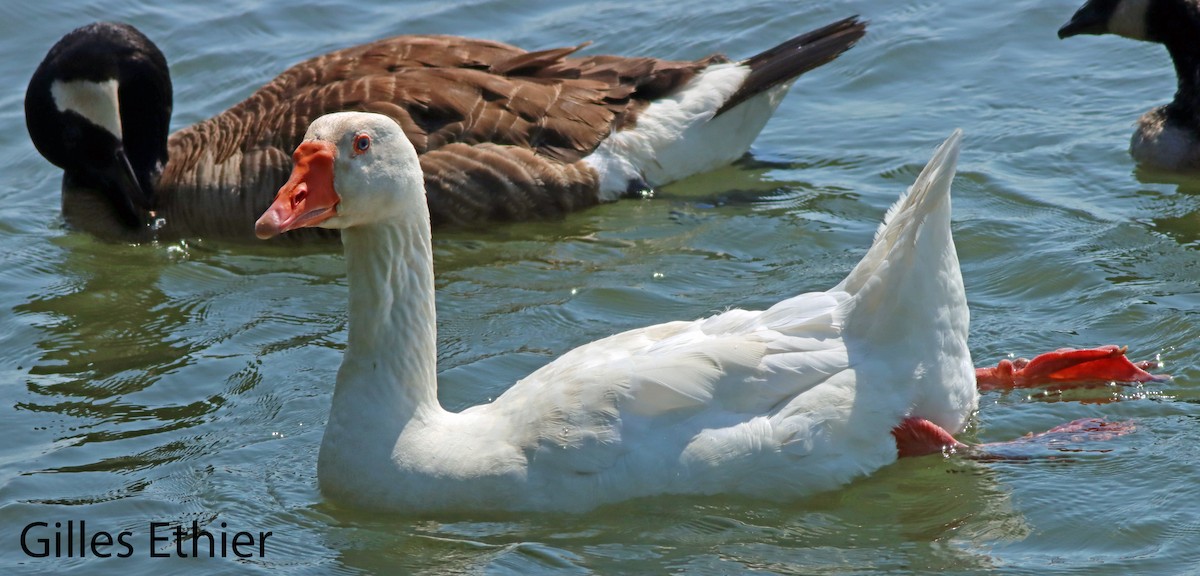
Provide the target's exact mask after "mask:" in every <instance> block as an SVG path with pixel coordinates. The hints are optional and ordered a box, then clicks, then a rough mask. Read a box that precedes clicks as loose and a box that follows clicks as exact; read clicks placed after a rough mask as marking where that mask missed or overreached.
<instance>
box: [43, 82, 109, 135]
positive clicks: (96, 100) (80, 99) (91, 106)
mask: <svg viewBox="0 0 1200 576" xmlns="http://www.w3.org/2000/svg"><path fill="white" fill-rule="evenodd" d="M50 96H51V97H53V98H54V105H55V106H56V107H58V111H59V112H74V113H76V114H78V115H80V116H83V117H84V118H86V119H87V120H88V122H91V123H92V124H95V125H96V126H99V127H101V128H103V129H105V130H107V131H108V132H109V133H110V134H112V135H113V136H115V137H116V138H117V140H121V138H122V133H121V107H120V103H119V101H118V100H117V81H116V80H115V79H113V80H105V81H104V82H93V81H91V80H72V81H70V82H63V81H60V80H55V81H54V83H53V84H51V85H50Z"/></svg>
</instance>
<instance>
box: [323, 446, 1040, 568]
mask: <svg viewBox="0 0 1200 576" xmlns="http://www.w3.org/2000/svg"><path fill="white" fill-rule="evenodd" d="M998 476H999V475H998V474H997V473H995V472H994V471H993V470H991V469H990V468H989V467H988V466H987V465H983V464H980V463H977V462H969V461H964V460H957V459H951V460H942V459H939V458H937V457H932V458H920V459H913V460H906V461H902V462H899V463H897V464H895V465H893V466H890V467H887V468H885V469H883V470H880V471H879V472H878V473H877V474H875V475H873V476H871V477H869V478H865V479H862V480H860V481H858V482H855V483H853V484H852V485H850V486H849V487H847V488H845V489H843V490H839V491H835V492H830V493H825V494H821V495H818V496H814V497H812V498H809V499H806V500H802V501H797V502H788V503H771V502H765V501H761V500H750V499H740V498H730V497H659V498H648V499H643V500H638V501H634V502H627V503H623V504H617V505H612V506H606V507H603V508H600V509H598V510H596V511H593V512H591V513H588V514H586V515H579V516H576V515H555V514H521V515H507V516H498V517H496V518H492V519H480V518H456V517H439V518H438V520H436V521H434V520H415V519H412V518H406V517H389V516H380V515H378V514H364V513H362V512H353V511H345V510H339V509H335V508H333V507H331V506H328V505H322V506H320V508H322V511H323V512H324V513H327V514H329V515H330V517H329V519H328V521H329V523H330V524H331V526H332V527H331V528H330V529H328V530H327V531H326V532H325V533H324V534H323V535H322V544H323V545H324V546H326V547H328V548H330V549H331V550H336V551H337V556H338V562H339V564H340V567H342V568H349V569H353V570H362V571H365V572H368V573H374V572H378V571H381V570H384V571H398V572H413V573H416V572H421V573H426V572H431V573H445V574H453V573H464V572H478V571H487V572H490V573H499V574H530V573H556V574H557V573H564V572H565V573H572V572H590V573H599V574H609V573H622V572H628V571H631V570H632V571H636V572H641V573H648V572H659V573H668V572H681V571H682V572H686V573H731V572H735V573H736V572H741V571H745V570H767V571H784V572H788V573H820V572H824V571H827V570H835V571H837V572H839V573H841V572H878V571H889V570H901V571H906V572H908V571H915V572H919V573H923V572H934V571H945V570H952V571H976V570H986V569H989V568H993V567H995V565H996V564H997V562H996V561H995V560H994V559H993V558H992V557H991V555H990V554H989V553H988V551H989V549H990V548H991V547H992V546H995V545H997V544H998V543H1004V542H1019V541H1021V540H1023V539H1025V538H1026V537H1028V536H1029V535H1030V533H1031V532H1032V529H1031V528H1030V527H1029V525H1028V523H1027V522H1026V521H1025V519H1024V517H1023V516H1022V515H1021V513H1020V512H1018V511H1017V510H1015V508H1014V506H1013V503H1012V501H1011V497H1010V494H1009V491H1008V489H1007V488H1006V487H1005V486H1004V484H1003V483H1002V482H1001V481H1000V480H999V478H998ZM700 551H706V552H704V553H701V552H700ZM632 567H636V568H632Z"/></svg>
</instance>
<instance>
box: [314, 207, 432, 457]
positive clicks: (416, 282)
mask: <svg viewBox="0 0 1200 576" xmlns="http://www.w3.org/2000/svg"><path fill="white" fill-rule="evenodd" d="M414 220H415V221H414ZM342 243H343V244H344V246H345V250H346V268H347V275H348V277H349V283H350V336H349V342H348V344H347V348H346V354H345V357H344V359H343V360H342V367H341V369H340V370H339V371H338V378H337V389H336V390H335V392H334V400H333V415H332V416H331V419H333V418H336V417H337V416H338V411H339V409H345V408H349V409H350V410H353V411H355V412H356V413H357V415H356V416H354V417H363V416H364V414H362V413H361V411H362V410H368V411H379V412H380V414H379V415H380V417H381V419H383V420H384V421H386V422H387V423H388V425H390V426H398V427H400V428H403V426H405V425H406V424H407V423H408V422H409V421H411V420H413V419H414V418H415V419H418V420H422V419H425V418H428V417H431V416H434V415H435V414H438V413H440V412H441V411H442V408H441V406H440V405H439V404H438V401H437V326H436V313H435V309H434V285H433V253H432V247H431V233H430V229H429V222H428V220H427V219H426V220H425V221H421V220H420V219H412V220H409V221H405V222H397V221H389V222H384V223H375V224H368V225H363V226H355V227H352V228H347V229H345V230H343V231H342ZM351 401H352V402H353V406H347V405H346V404H347V403H349V402H351ZM372 424H378V423H375V422H373V423H372ZM393 438H394V437H393Z"/></svg>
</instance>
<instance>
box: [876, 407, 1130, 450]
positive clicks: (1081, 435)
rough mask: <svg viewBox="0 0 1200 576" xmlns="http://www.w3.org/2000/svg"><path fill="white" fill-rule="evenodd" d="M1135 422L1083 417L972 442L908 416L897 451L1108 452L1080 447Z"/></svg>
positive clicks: (897, 436) (895, 433)
mask: <svg viewBox="0 0 1200 576" xmlns="http://www.w3.org/2000/svg"><path fill="white" fill-rule="evenodd" d="M1136 429H1137V426H1136V425H1135V424H1134V423H1133V422H1109V421H1107V420H1102V419H1099V418H1083V419H1080V420H1075V421H1073V422H1068V423H1066V424H1063V425H1061V426H1055V427H1054V428H1051V429H1050V430H1047V431H1045V432H1042V433H1039V434H1032V433H1031V434H1026V435H1025V436H1022V437H1020V438H1017V439H1016V440H1010V441H1007V442H990V443H987V444H977V445H973V446H972V445H968V444H963V443H962V442H959V441H958V440H955V439H954V436H952V435H951V434H950V433H949V432H947V431H946V430H945V429H943V428H941V427H940V426H938V425H937V424H934V423H933V422H930V421H929V420H925V419H924V418H917V417H908V418H905V419H904V421H903V422H901V423H900V425H899V426H896V427H895V428H893V429H892V436H893V437H894V438H895V439H896V452H897V454H898V455H899V457H900V458H905V457H910V456H926V455H929V454H943V455H946V456H950V455H960V456H963V457H966V458H971V459H974V460H1027V459H1030V458H1033V456H1034V454H1033V452H1036V451H1037V450H1038V449H1039V448H1041V449H1050V450H1055V451H1058V452H1089V451H1090V452H1106V451H1107V450H1084V449H1082V448H1078V447H1077V446H1078V445H1079V444H1082V443H1085V442H1095V441H1100V442H1102V441H1105V440H1111V439H1113V438H1116V437H1117V436H1122V435H1125V434H1128V433H1130V432H1133V431H1134V430H1136Z"/></svg>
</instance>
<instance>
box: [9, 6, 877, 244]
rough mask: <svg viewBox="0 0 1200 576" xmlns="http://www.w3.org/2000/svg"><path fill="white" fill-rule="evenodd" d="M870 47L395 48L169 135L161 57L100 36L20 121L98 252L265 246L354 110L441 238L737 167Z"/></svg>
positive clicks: (812, 35)
mask: <svg viewBox="0 0 1200 576" xmlns="http://www.w3.org/2000/svg"><path fill="white" fill-rule="evenodd" d="M864 32H865V24H864V23H863V22H860V21H859V20H858V19H857V18H856V17H851V18H846V19H844V20H840V21H838V22H835V23H833V24H830V25H828V26H825V27H822V28H819V29H817V30H813V31H811V32H808V33H806V34H802V35H800V36H797V37H795V38H792V39H791V40H788V41H786V42H784V43H782V44H780V45H778V46H776V47H774V48H771V49H770V50H767V51H765V52H763V53H761V54H758V55H757V56H753V57H751V58H749V59H747V60H743V61H740V62H730V61H729V60H728V59H726V58H724V57H723V56H719V55H714V56H709V57H706V58H702V59H700V60H696V61H691V62H683V61H666V60H658V59H654V58H628V57H620V56H577V55H575V53H576V52H577V51H579V50H580V49H581V48H583V47H584V46H586V44H580V45H578V46H573V47H567V48H557V49H552V50H542V51H538V52H526V51H524V50H521V49H519V48H516V47H513V46H509V45H506V44H502V43H499V42H492V41H487V40H472V39H468V38H459V37H453V36H397V37H394V38H388V39H384V40H379V41H376V42H372V43H369V44H364V45H361V46H356V47H353V48H347V49H344V50H339V51H336V52H332V53H329V54H326V55H324V56H318V57H316V58H312V59H310V60H307V61H304V62H301V63H300V64H297V65H295V66H293V67H291V68H289V69H288V70H286V71H284V72H283V73H282V74H280V75H279V76H278V77H277V78H275V79H274V80H273V81H271V82H270V83H268V84H267V85H265V86H263V87H262V88H260V89H258V90H257V91H255V92H254V93H253V94H251V95H250V96H249V97H248V98H246V99H245V100H244V101H242V102H240V103H238V104H237V105H235V106H233V107H232V108H230V109H228V110H226V111H225V112H223V113H221V114H219V115H217V116H215V117H213V118H211V119H209V120H206V121H203V122H200V123H198V124H196V125H194V126H189V127H187V128H184V129H182V130H179V131H178V132H175V133H174V134H170V135H169V136H168V125H169V121H170V116H171V107H172V95H171V79H170V75H169V73H168V70H167V63H166V59H165V58H164V56H163V54H162V52H160V51H159V49H158V48H157V47H156V46H155V45H154V43H152V42H151V41H150V40H149V39H148V38H147V37H146V36H145V35H143V34H142V33H141V32H139V31H138V30H137V29H135V28H134V27H132V26H129V25H126V24H115V23H104V22H101V23H94V24H89V25H87V26H83V27H81V28H78V29H76V30H74V31H72V32H70V33H69V34H67V35H66V36H64V37H63V38H62V39H61V40H60V41H59V42H58V43H57V44H56V45H55V46H54V47H53V48H51V50H50V52H49V53H48V54H47V55H46V58H45V60H43V61H42V63H41V65H40V66H39V67H38V69H37V71H36V72H35V73H34V75H33V78H32V79H31V80H30V83H29V88H28V91H27V92H26V95H25V117H26V124H27V126H28V129H29V133H30V136H31V137H32V139H33V142H34V144H35V146H36V147H37V149H38V151H39V152H41V154H42V155H43V156H45V157H46V159H48V160H49V161H50V162H51V163H53V164H54V165H56V166H58V167H60V168H62V169H63V185H62V189H63V213H64V216H65V218H66V220H67V222H68V223H69V224H71V225H72V226H76V227H79V228H82V229H85V230H89V231H92V232H93V233H96V234H98V235H101V236H108V237H115V238H120V239H125V240H144V239H149V238H175V237H212V238H252V237H253V234H254V220H255V218H256V217H257V216H258V215H259V214H261V213H262V211H263V210H264V209H265V208H266V207H267V206H268V205H269V204H270V203H271V200H272V199H273V198H274V197H275V193H276V191H277V190H278V189H279V187H280V186H281V185H282V184H283V183H284V182H285V181H286V180H287V176H288V174H289V173H290V172H291V170H292V159H291V151H292V150H294V149H295V147H296V145H297V144H299V143H300V141H301V138H302V137H303V135H304V131H305V129H306V128H307V127H308V125H309V124H310V123H311V122H312V121H313V120H315V119H316V118H317V117H318V116H321V115H323V114H326V113H331V112H337V111H346V110H351V111H367V112H376V113H382V114H384V115H387V116H389V117H391V118H393V119H395V120H396V121H397V122H398V123H399V124H400V125H401V126H402V127H403V129H404V131H405V133H406V135H407V136H408V138H409V139H410V140H411V141H412V143H413V145H414V146H415V147H416V149H417V151H418V153H419V154H420V155H421V169H422V171H423V172H424V174H425V185H426V189H427V191H428V202H429V207H430V216H431V218H432V221H433V223H434V225H443V224H477V223H481V222H485V221H492V220H523V219H529V218H538V217H553V216H557V215H561V214H564V213H566V212H569V211H571V210H576V209H580V208H583V207H586V206H591V205H594V204H597V203H600V202H606V201H612V200H616V199H617V198H619V197H621V196H622V195H625V194H627V193H630V192H641V191H644V190H648V189H649V186H650V185H661V184H666V183H668V182H671V181H674V180H677V179H679V178H682V177H685V176H688V175H691V174H694V173H697V172H701V171H704V170H708V169H711V168H715V167H717V166H720V165H722V164H726V163H729V162H732V161H733V160H735V159H737V158H738V157H740V156H741V155H742V154H744V153H745V152H746V150H747V149H748V148H749V146H750V144H751V142H752V141H753V140H754V138H755V137H756V136H757V135H758V133H759V131H761V130H762V127H763V126H764V125H765V124H766V121H767V119H768V118H769V117H770V115H771V113H772V112H773V111H774V109H775V107H776V106H777V105H778V104H779V102H780V100H781V99H782V96H783V94H784V93H785V91H786V90H787V88H788V86H790V84H791V82H792V80H793V79H794V78H795V77H796V76H798V75H800V74H802V73H804V72H805V71H808V70H811V69H813V68H816V67H818V66H820V65H822V64H824V63H826V62H829V61H831V60H833V59H834V58H836V57H837V56H838V55H840V54H841V53H842V52H844V51H845V50H847V49H848V48H850V47H851V46H853V45H854V43H855V42H856V41H857V40H858V39H859V38H861V37H862V35H863V34H864Z"/></svg>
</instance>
